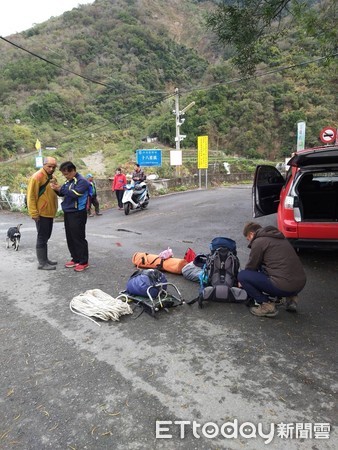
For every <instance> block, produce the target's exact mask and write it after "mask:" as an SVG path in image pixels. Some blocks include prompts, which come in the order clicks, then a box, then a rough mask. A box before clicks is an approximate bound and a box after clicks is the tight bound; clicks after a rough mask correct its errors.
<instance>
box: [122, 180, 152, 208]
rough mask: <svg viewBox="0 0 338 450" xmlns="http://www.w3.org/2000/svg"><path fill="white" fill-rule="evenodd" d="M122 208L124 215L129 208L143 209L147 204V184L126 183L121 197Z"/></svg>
mask: <svg viewBox="0 0 338 450" xmlns="http://www.w3.org/2000/svg"><path fill="white" fill-rule="evenodd" d="M122 203H123V209H124V213H125V214H126V215H128V214H129V212H130V210H136V209H145V208H146V207H147V206H148V204H149V191H148V186H147V184H146V183H145V182H144V181H142V182H141V183H136V184H134V183H128V184H126V185H125V186H124V193H123V197H122Z"/></svg>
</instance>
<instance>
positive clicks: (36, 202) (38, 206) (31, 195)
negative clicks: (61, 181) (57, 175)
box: [27, 168, 58, 218]
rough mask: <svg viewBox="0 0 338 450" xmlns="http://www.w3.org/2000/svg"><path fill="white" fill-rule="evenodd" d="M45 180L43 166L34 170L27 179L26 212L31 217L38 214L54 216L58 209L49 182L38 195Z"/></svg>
mask: <svg viewBox="0 0 338 450" xmlns="http://www.w3.org/2000/svg"><path fill="white" fill-rule="evenodd" d="M53 178H54V177H53ZM47 180H48V174H47V172H46V171H45V170H44V169H43V168H41V169H40V170H38V171H37V172H35V174H34V175H32V177H31V179H30V180H29V183H28V188H27V207H28V214H29V215H30V216H31V217H32V218H34V217H38V216H42V217H55V215H56V211H57V209H58V197H57V195H56V193H55V192H54V191H53V189H52V188H51V187H50V184H49V183H48V184H47V185H46V187H45V189H44V192H43V193H42V194H41V195H40V197H39V190H40V188H41V187H42V186H43V185H44V184H45V183H46V182H47Z"/></svg>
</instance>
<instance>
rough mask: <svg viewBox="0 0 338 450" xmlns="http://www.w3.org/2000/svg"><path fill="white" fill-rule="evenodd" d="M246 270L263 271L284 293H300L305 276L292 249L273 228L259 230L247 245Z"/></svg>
mask: <svg viewBox="0 0 338 450" xmlns="http://www.w3.org/2000/svg"><path fill="white" fill-rule="evenodd" d="M249 248H251V252H250V256H249V260H248V263H247V265H246V267H245V268H246V269H248V270H263V271H264V272H265V273H267V275H268V276H269V277H270V279H271V281H272V283H273V284H274V285H275V286H277V287H278V288H279V289H282V290H284V291H290V292H291V291H298V292H299V291H301V290H302V289H303V287H304V286H305V283H306V275H305V272H304V269H303V266H302V263H301V261H300V259H299V258H298V255H297V254H296V252H295V250H294V248H293V247H292V245H291V244H290V242H288V240H287V239H285V237H284V235H283V234H282V233H281V232H280V231H279V230H278V229H277V228H275V227H272V226H268V227H265V228H260V229H259V230H257V232H256V233H255V236H254V238H253V239H252V241H251V242H250V244H249Z"/></svg>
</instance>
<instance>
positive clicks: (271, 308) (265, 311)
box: [250, 303, 278, 317]
mask: <svg viewBox="0 0 338 450" xmlns="http://www.w3.org/2000/svg"><path fill="white" fill-rule="evenodd" d="M250 312H251V314H253V315H254V316H258V317H275V316H277V314H278V311H277V309H276V306H275V305H274V303H261V304H260V305H259V306H254V307H252V308H250Z"/></svg>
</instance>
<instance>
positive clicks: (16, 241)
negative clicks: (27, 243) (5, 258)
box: [6, 223, 22, 251]
mask: <svg viewBox="0 0 338 450" xmlns="http://www.w3.org/2000/svg"><path fill="white" fill-rule="evenodd" d="M21 225H22V223H19V225H18V226H16V227H11V228H8V231H7V238H6V241H7V248H9V241H11V242H12V247H14V250H15V251H18V250H19V245H20V238H21V233H20V227H21Z"/></svg>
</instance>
